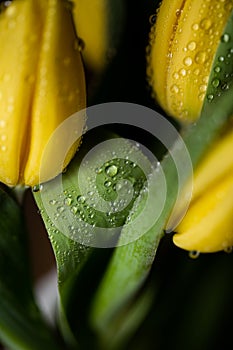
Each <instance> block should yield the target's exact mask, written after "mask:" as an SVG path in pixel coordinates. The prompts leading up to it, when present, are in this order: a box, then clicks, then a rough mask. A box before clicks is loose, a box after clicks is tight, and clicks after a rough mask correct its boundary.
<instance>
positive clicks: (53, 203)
mask: <svg viewBox="0 0 233 350" xmlns="http://www.w3.org/2000/svg"><path fill="white" fill-rule="evenodd" d="M49 204H50V205H55V204H57V201H56V200H55V199H51V200H50V201H49Z"/></svg>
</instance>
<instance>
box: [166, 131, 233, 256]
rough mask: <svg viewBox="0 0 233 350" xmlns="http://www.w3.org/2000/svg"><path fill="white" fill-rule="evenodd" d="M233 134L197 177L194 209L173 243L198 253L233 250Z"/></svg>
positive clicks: (220, 144)
mask: <svg viewBox="0 0 233 350" xmlns="http://www.w3.org/2000/svg"><path fill="white" fill-rule="evenodd" d="M232 149H233V131H232V130H230V131H229V132H227V134H226V135H224V138H223V139H222V138H221V139H219V140H218V142H216V143H215V145H214V146H212V147H211V149H210V150H209V152H208V153H207V154H206V155H205V157H204V159H203V160H202V162H201V163H200V164H199V166H198V167H197V170H196V171H195V173H194V189H193V194H192V200H191V204H190V207H189V209H188V211H187V213H186V215H185V217H184V219H183V220H182V222H181V223H180V224H179V225H178V227H177V228H176V231H177V232H178V233H177V234H175V235H174V237H173V241H174V243H175V244H176V245H177V246H179V247H180V248H183V249H186V250H190V251H198V252H203V253H207V252H216V251H220V250H229V248H230V247H232V246H233V152H232Z"/></svg>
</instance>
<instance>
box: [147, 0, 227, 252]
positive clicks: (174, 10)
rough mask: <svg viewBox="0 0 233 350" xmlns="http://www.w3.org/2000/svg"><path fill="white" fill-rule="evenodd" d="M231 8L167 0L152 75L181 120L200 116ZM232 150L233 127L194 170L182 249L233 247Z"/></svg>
mask: <svg viewBox="0 0 233 350" xmlns="http://www.w3.org/2000/svg"><path fill="white" fill-rule="evenodd" d="M232 9H233V1H232V0H231V1H227V0H225V1H223V0H222V1H220V0H216V1H215V0H212V1H207V0H205V1H204V0H196V1H188V0H187V1H179V0H177V1H169V0H164V1H163V2H162V4H161V6H160V8H159V11H158V15H157V19H156V24H155V25H154V26H153V29H152V32H151V36H150V38H151V43H150V53H149V57H148V62H149V67H148V74H149V79H150V84H151V86H152V89H153V91H154V93H155V95H156V98H157V100H158V102H159V103H160V105H161V106H162V107H163V109H164V110H165V111H166V112H167V114H168V115H171V116H173V117H175V118H177V119H178V120H181V121H182V122H193V121H195V120H197V119H198V117H199V115H200V112H201V109H202V106H203V101H204V99H205V98H206V90H207V85H208V83H209V78H210V76H211V74H210V73H211V70H212V68H213V62H214V59H215V54H216V51H217V48H218V46H219V44H220V42H221V40H223V33H224V28H225V26H226V23H227V21H228V19H229V17H230V15H231V10H232ZM225 36H226V34H225ZM225 36H224V39H227V38H226V37H225ZM212 83H213V82H212V81H211V84H212ZM232 149H233V131H231V126H230V127H229V128H228V131H225V133H224V134H222V135H221V136H220V137H219V139H218V140H216V142H215V143H214V144H213V145H212V146H211V148H210V149H209V150H207V154H206V155H205V156H204V157H203V159H202V161H201V162H200V164H199V165H198V167H197V169H196V170H195V173H194V190H193V194H192V200H191V204H190V207H189V209H188V211H187V213H186V215H185V217H184V218H183V220H182V222H181V223H180V224H179V225H178V227H177V228H176V229H175V231H177V233H176V234H175V235H174V237H173V241H174V243H175V244H176V245H177V246H179V247H180V248H183V249H186V250H189V251H195V252H216V251H220V250H226V251H229V249H230V248H231V247H232V246H233V220H232V218H233V152H232ZM194 256H196V255H195V254H194Z"/></svg>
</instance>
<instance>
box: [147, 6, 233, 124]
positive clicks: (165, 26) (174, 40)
mask: <svg viewBox="0 0 233 350" xmlns="http://www.w3.org/2000/svg"><path fill="white" fill-rule="evenodd" d="M232 8H233V1H232V0H224V1H223V0H195V1H193V0H185V1H183V0H174V1H170V0H164V1H162V4H161V6H160V8H159V11H158V15H157V19H156V25H155V26H154V27H153V28H152V32H151V43H150V47H151V50H150V53H149V56H148V62H149V66H148V75H149V80H150V84H151V86H152V89H153V91H154V92H155V94H156V98H157V100H158V102H159V104H160V105H161V106H162V107H163V108H164V110H165V111H166V112H167V114H168V115H171V116H173V117H176V118H179V119H180V120H183V121H194V120H196V119H197V118H198V117H199V115H200V112H201V108H202V105H203V100H204V98H205V95H206V90H207V85H208V82H209V76H210V72H211V68H212V63H213V60H214V57H215V53H216V50H217V47H218V45H219V43H220V40H221V36H222V34H223V31H224V27H225V25H226V23H227V20H228V18H229V16H230V14H231V10H232Z"/></svg>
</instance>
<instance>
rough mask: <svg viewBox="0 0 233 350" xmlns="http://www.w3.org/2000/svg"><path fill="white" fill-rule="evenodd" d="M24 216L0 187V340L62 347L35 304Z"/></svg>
mask: <svg viewBox="0 0 233 350" xmlns="http://www.w3.org/2000/svg"><path fill="white" fill-rule="evenodd" d="M30 282H31V279H30V274H29V261H28V256H27V241H26V236H25V227H24V222H23V215H22V212H21V210H20V208H19V206H18V205H17V204H16V202H15V201H14V200H13V199H12V198H11V197H10V196H9V195H8V194H7V193H6V192H4V191H3V190H2V189H0V339H1V341H2V342H3V343H5V344H6V345H7V346H8V348H9V349H15V350H26V349H27V350H31V349H35V350H37V349H38V350H39V349H41V348H42V347H45V346H46V347H47V348H50V349H59V348H60V347H59V346H58V344H57V343H56V341H55V340H54V339H53V335H52V333H51V331H50V330H49V328H48V327H47V325H46V324H45V323H44V321H43V320H42V318H41V315H40V313H39V310H38V308H37V306H36V304H35V301H34V298H33V295H32V287H31V283H30Z"/></svg>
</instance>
